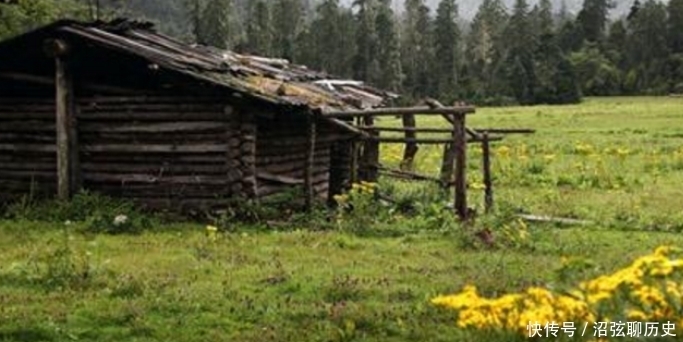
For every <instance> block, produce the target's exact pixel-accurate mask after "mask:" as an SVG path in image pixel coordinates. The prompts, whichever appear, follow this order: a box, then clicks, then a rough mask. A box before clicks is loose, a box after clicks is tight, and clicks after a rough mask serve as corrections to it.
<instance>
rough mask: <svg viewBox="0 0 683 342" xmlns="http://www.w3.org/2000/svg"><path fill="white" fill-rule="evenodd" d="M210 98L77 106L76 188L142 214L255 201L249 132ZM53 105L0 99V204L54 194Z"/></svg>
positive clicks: (113, 100)
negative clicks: (141, 209)
mask: <svg viewBox="0 0 683 342" xmlns="http://www.w3.org/2000/svg"><path fill="white" fill-rule="evenodd" d="M250 117H251V116H249V115H241V114H240V112H239V111H237V110H236V109H235V108H234V107H232V106H230V105H228V104H227V103H225V102H224V101H223V100H218V99H215V98H179V97H174V98H170V97H98V98H87V99H79V100H78V103H77V113H76V120H77V123H76V127H77V129H76V131H77V136H78V151H79V159H80V160H79V164H80V165H79V166H78V171H77V172H78V174H79V176H80V177H79V178H80V181H81V185H82V188H84V189H87V190H93V191H97V192H101V193H104V194H106V195H110V196H115V197H123V198H127V199H131V200H134V201H136V202H140V203H143V204H145V205H146V206H148V207H151V208H166V209H169V208H170V209H174V210H189V209H208V208H210V207H212V206H215V205H220V204H222V203H224V202H225V201H226V199H228V198H230V197H234V196H246V197H253V196H255V193H256V190H255V189H256V177H255V173H256V172H255V164H254V161H255V157H254V153H255V147H256V145H255V137H256V132H255V130H256V125H255V123H254V122H253V119H250ZM55 145H56V141H55V108H54V103H51V102H48V101H43V100H36V99H27V100H23V101H20V100H0V194H1V195H0V201H2V202H6V201H9V200H12V199H14V198H16V197H18V196H20V195H23V194H27V193H29V191H30V190H32V189H33V191H34V192H39V193H41V194H46V195H54V194H55V191H56V167H57V163H56V156H55V155H56V147H55Z"/></svg>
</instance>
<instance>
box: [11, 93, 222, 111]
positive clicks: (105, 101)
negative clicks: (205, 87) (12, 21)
mask: <svg viewBox="0 0 683 342" xmlns="http://www.w3.org/2000/svg"><path fill="white" fill-rule="evenodd" d="M9 100H10V101H11V99H9ZM3 101H4V99H0V103H2V102H3ZM225 102H226V101H225V98H224V97H215V96H175V95H166V96H164V95H153V94H150V95H134V96H113V95H95V96H82V97H79V99H78V103H79V104H82V105H90V106H96V105H120V106H126V105H135V104H137V105H146V104H162V105H173V104H181V105H183V104H192V105H199V104H203V105H210V106H215V107H219V106H223V109H221V110H222V111H223V112H225V113H232V108H228V107H230V106H229V105H225V104H223V103H225Z"/></svg>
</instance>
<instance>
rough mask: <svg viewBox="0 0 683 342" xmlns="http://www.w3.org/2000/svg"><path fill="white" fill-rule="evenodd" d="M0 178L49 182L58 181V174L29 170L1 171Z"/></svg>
mask: <svg viewBox="0 0 683 342" xmlns="http://www.w3.org/2000/svg"><path fill="white" fill-rule="evenodd" d="M0 177H1V178H2V179H5V180H8V179H13V180H18V179H21V180H31V179H36V180H49V181H56V180H57V173H55V172H53V171H33V170H31V171H28V170H22V171H13V170H0Z"/></svg>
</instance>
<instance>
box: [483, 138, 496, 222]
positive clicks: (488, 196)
mask: <svg viewBox="0 0 683 342" xmlns="http://www.w3.org/2000/svg"><path fill="white" fill-rule="evenodd" d="M481 150H482V158H483V159H484V160H483V173H484V175H483V176H484V208H485V211H486V212H487V213H489V212H491V209H493V179H492V177H491V146H490V144H489V133H488V132H486V131H485V132H484V133H483V134H482V142H481Z"/></svg>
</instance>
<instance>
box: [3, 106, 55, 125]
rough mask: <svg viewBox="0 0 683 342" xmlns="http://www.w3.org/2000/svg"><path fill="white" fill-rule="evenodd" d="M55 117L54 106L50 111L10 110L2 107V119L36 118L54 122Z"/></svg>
mask: <svg viewBox="0 0 683 342" xmlns="http://www.w3.org/2000/svg"><path fill="white" fill-rule="evenodd" d="M54 119H55V109H54V107H52V108H51V110H50V111H49V112H47V111H46V112H21V111H17V112H8V111H5V110H3V109H2V108H0V121H16V120H36V121H47V122H54Z"/></svg>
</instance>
